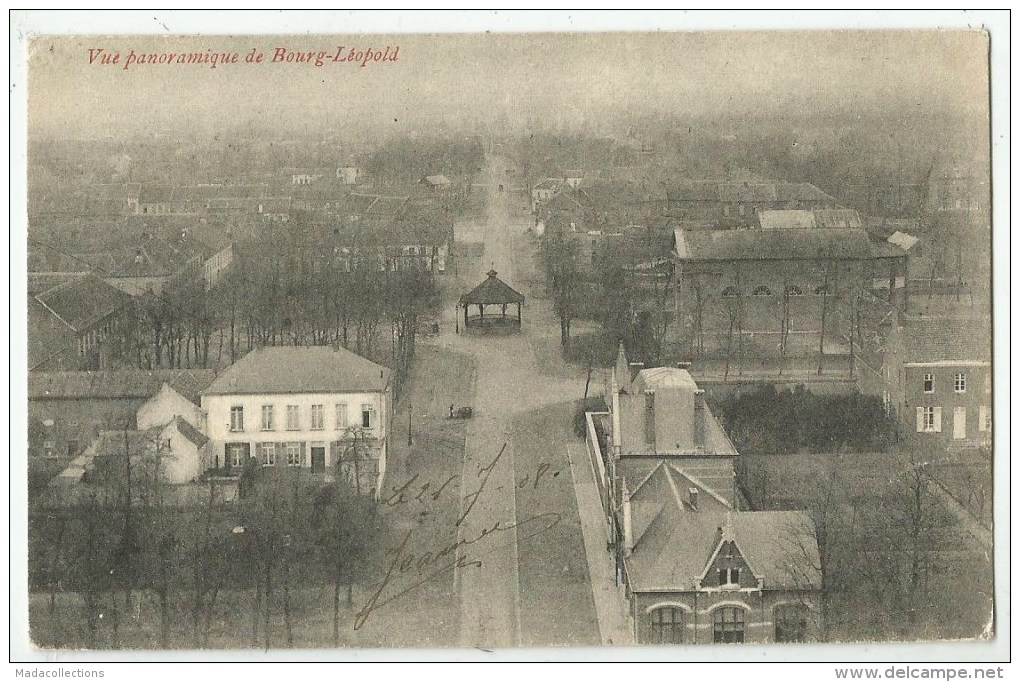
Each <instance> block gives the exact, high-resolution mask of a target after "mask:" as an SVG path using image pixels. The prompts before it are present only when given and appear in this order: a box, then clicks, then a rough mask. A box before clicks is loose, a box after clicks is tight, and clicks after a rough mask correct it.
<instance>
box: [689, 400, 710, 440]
mask: <svg viewBox="0 0 1020 682" xmlns="http://www.w3.org/2000/svg"><path fill="white" fill-rule="evenodd" d="M706 414H707V410H706V409H705V391H704V390H702V389H700V388H699V389H696V390H695V391H694V425H693V426H694V428H693V429H692V437H693V439H694V447H695V448H699V449H700V448H704V447H705V419H706Z"/></svg>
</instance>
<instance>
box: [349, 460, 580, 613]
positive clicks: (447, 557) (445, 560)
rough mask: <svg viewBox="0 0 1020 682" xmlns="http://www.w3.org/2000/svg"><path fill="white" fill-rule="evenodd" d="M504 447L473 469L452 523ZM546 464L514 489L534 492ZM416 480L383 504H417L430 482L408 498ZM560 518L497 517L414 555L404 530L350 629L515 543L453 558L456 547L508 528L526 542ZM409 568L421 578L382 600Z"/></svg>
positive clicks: (484, 482)
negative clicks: (470, 486) (474, 482)
mask: <svg viewBox="0 0 1020 682" xmlns="http://www.w3.org/2000/svg"><path fill="white" fill-rule="evenodd" d="M506 448H507V443H503V446H502V447H501V448H500V449H499V452H498V453H497V454H496V456H495V457H494V458H493V459H492V461H490V462H489V463H487V464H485V465H484V466H479V467H478V472H477V476H478V478H479V481H478V488H477V489H476V490H474V491H472V492H471V493H468V494H467V495H464V496H462V497H461V503H462V511H461V513H460V516H458V517H457V520H456V522H455V523H454V526H455V527H460V526H461V524H463V523H464V521H465V519H467V517H468V514H470V513H471V510H472V509H474V507H475V503H476V502H477V501H478V498H479V497H480V496H481V494H482V492H483V491H484V490H485V488H486V485H488V483H489V478H490V476H491V475H492V472H493V471H494V470H495V469H496V465H497V464H498V463H499V461H500V459H501V458H502V457H503V453H504V452H506ZM551 468H552V466H551V465H550V464H548V463H546V462H542V463H540V464H539V465H538V467H537V468H536V470H535V475H534V478H533V479H532V477H531V474H530V472H529V473H526V474H525V475H524V476H523V477H521V479H520V480H518V481H515V487H516V488H518V489H523V488H524V487H526V486H527V485H528V484H529V483H531V485H532V487H533V489H536V490H537V489H538V486H539V483H540V482H541V481H542V480H543V477H545V476H546V475H550V470H551ZM559 475H560V472H559V471H554V472H552V473H551V476H552V477H553V478H556V477H557V476H559ZM456 478H457V476H456V475H451V476H450V477H449V478H447V479H446V481H444V482H443V484H442V485H440V486H439V487H438V488H437V489H436V490H435V491H434V492H432V493H431V494H430V495H429V496H430V497H431V498H432V500H438V499H439V498H440V497H441V495H442V493H443V490H445V489H446V488H447V486H449V485H450V484H451V483H452V482H453V481H454V480H455V479H456ZM417 482H418V474H415V475H414V476H412V477H411V478H410V479H408V480H407V481H406V482H405V483H404V484H403V485H400V486H397V487H393V488H392V490H393V494H392V495H390V496H389V497H387V498H386V499H384V500H383V503H385V504H387V505H388V506H390V507H395V506H398V505H402V504H409V503H410V499H413V500H416V501H418V502H421V501H422V497H424V496H425V494H426V493H428V491H429V489H430V488H431V483H430V482H425V483H422V484H420V486H419V488H420V491H419V492H418V494H417V495H416V496H414V497H413V498H409V497H408V496H410V495H412V494H413V492H414V490H415V487H414V486H415V485H416V484H417ZM560 518H561V517H560V515H559V514H558V513H556V512H545V513H541V514H536V515H534V516H531V517H528V518H526V519H523V520H521V521H515V522H511V523H505V522H503V521H496V522H494V523H492V524H491V525H490V526H487V527H485V528H482V529H481V530H480V531H479V532H478V533H477V535H475V536H473V537H469V538H463V537H460V538H458V539H457V541H456V542H454V543H452V544H449V545H446V546H444V547H442V548H440V549H439V550H438V551H435V552H433V551H426V552H423V553H421V554H415V553H414V552H411V551H409V550H408V543H409V542H410V540H411V537H412V534H413V532H414V529H411V530H408V531H407V533H405V534H404V536H403V539H402V540H401V542H400V544H399V545H398V546H397V548H396V549H395V550H393V561H391V562H390V565H389V567H388V569H387V570H386V574H385V576H384V577H383V580H382V582H381V583H380V584H379V586H378V587H377V588H376V590H375V592H373V593H372V596H371V597H369V599H368V601H367V602H366V603H365V605H364V606H363V607H362V608H361V610H360V611H358V613H357V614H355V617H354V629H355V630H358V629H360V628H361V627H362V626H363V625H364V624H365V622H366V621H367V620H368V617H369V616H370V615H371V614H372V613H373V612H374V611H376V610H377V609H379V608H381V607H383V606H385V605H386V604H389V603H390V602H392V601H393V600H395V599H399V598H400V597H402V596H403V595H405V594H407V593H408V592H411V591H412V590H415V589H417V588H419V587H421V586H422V585H424V584H425V583H427V582H429V581H430V580H433V579H435V578H437V577H439V576H441V575H443V574H445V573H447V572H448V571H452V570H454V569H457V568H467V567H469V566H474V567H476V568H481V566H482V561H481V559H482V558H483V557H485V556H488V555H490V554H492V553H493V552H497V551H499V550H501V549H504V548H506V547H508V546H510V545H511V544H512V543H513V542H514V540H511V541H510V542H507V543H503V544H500V545H497V546H496V547H493V548H491V549H488V550H486V551H484V552H482V553H481V554H474V555H471V556H469V555H467V554H461V555H460V556H457V551H458V550H460V549H461V548H463V547H468V546H471V545H475V544H477V543H479V542H481V541H482V540H483V539H485V538H486V537H489V536H496V535H497V534H500V533H503V532H505V531H510V530H513V531H516V532H517V537H516V538H515V540H516V541H517V542H520V541H522V540H527V539H529V538H533V537H535V536H537V535H541V534H542V533H545V532H546V531H548V530H550V529H551V528H553V527H554V526H556V524H558V523H559V522H560ZM522 528H525V529H527V530H526V532H525V534H524V535H520V533H521V530H520V529H522ZM412 570H414V571H415V572H416V573H417V574H418V575H419V576H422V577H421V579H420V580H417V581H416V582H414V583H412V584H411V585H409V586H408V587H405V588H404V589H402V590H400V591H399V592H396V593H395V594H391V595H388V596H386V597H385V598H384V593H385V592H386V590H387V588H388V587H390V584H391V582H392V581H393V579H394V578H395V577H397V576H400V575H403V574H405V573H408V572H409V571H412Z"/></svg>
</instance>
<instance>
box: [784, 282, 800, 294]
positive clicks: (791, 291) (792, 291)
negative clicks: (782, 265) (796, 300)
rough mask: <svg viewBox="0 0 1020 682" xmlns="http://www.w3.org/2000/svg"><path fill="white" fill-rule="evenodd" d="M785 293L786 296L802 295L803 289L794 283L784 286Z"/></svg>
mask: <svg viewBox="0 0 1020 682" xmlns="http://www.w3.org/2000/svg"><path fill="white" fill-rule="evenodd" d="M786 295H787V296H803V295H804V291H803V290H802V289H801V288H800V287H799V286H797V285H796V284H791V285H790V286H788V287H786Z"/></svg>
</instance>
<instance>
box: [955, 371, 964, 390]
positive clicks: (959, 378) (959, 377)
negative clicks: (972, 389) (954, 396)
mask: <svg viewBox="0 0 1020 682" xmlns="http://www.w3.org/2000/svg"><path fill="white" fill-rule="evenodd" d="M953 390H954V391H955V392H957V393H966V392H967V375H966V374H964V373H963V372H957V373H956V376H955V377H953Z"/></svg>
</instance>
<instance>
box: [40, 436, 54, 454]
mask: <svg viewBox="0 0 1020 682" xmlns="http://www.w3.org/2000/svg"><path fill="white" fill-rule="evenodd" d="M53 448H54V445H53V441H51V440H44V441H43V457H52V456H53Z"/></svg>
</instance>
